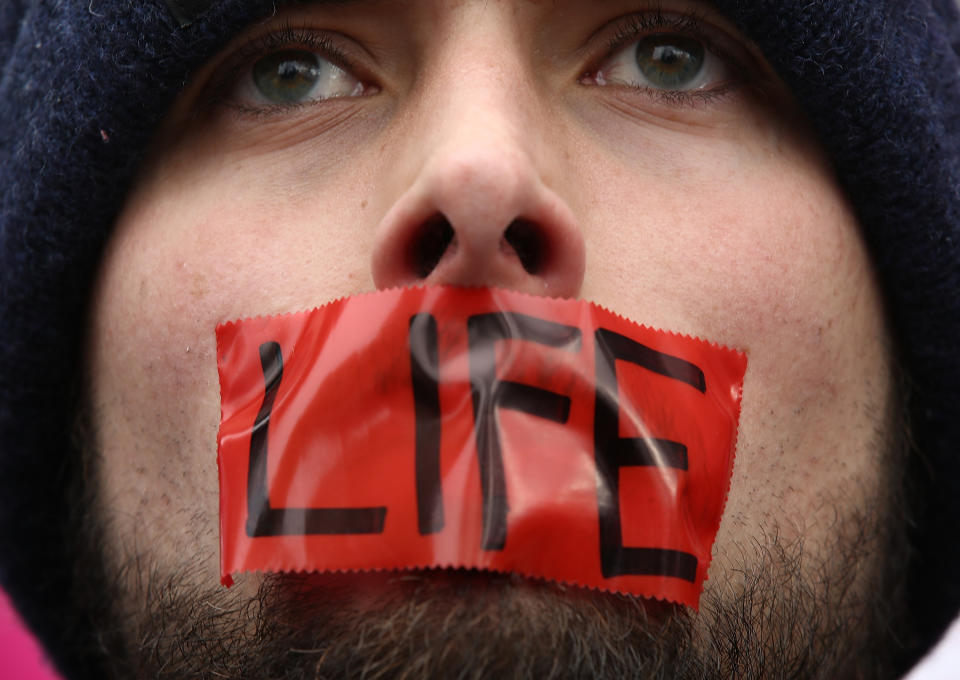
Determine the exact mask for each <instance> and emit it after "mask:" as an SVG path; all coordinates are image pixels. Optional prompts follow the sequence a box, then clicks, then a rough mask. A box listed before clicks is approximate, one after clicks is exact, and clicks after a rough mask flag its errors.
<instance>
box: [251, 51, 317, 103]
mask: <svg viewBox="0 0 960 680" xmlns="http://www.w3.org/2000/svg"><path fill="white" fill-rule="evenodd" d="M319 78H320V60H319V59H318V58H317V55H315V54H313V53H312V52H307V51H305V50H284V51H281V52H274V53H273V54H268V55H267V56H265V57H264V58H262V59H260V60H259V61H257V63H256V64H254V65H253V82H254V85H255V86H256V88H257V91H258V92H259V93H260V94H261V95H262V96H263V97H264V98H265V99H266V100H267V101H271V102H274V103H277V104H295V103H297V102H301V101H303V100H304V99H305V98H306V97H307V95H309V94H310V92H311V90H313V88H314V86H315V85H316V83H317V80H318V79H319Z"/></svg>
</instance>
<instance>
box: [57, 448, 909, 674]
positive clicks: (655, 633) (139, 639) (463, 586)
mask: <svg viewBox="0 0 960 680" xmlns="http://www.w3.org/2000/svg"><path fill="white" fill-rule="evenodd" d="M897 439H898V441H897V442H896V443H893V442H891V441H890V440H889V438H888V437H886V436H883V437H881V436H879V435H878V443H879V442H881V441H882V442H883V444H882V446H880V449H881V450H883V451H886V452H887V456H886V458H887V460H886V461H884V463H885V464H884V468H885V469H886V470H887V471H888V473H889V474H887V475H885V482H884V483H883V484H881V485H880V488H877V489H872V490H869V491H867V490H862V489H857V490H848V491H850V492H851V495H853V496H861V497H863V498H864V499H865V500H864V502H863V503H862V504H858V507H856V508H852V509H851V508H849V507H846V506H847V505H849V503H839V502H838V503H837V520H836V525H835V527H834V531H833V538H832V539H831V543H830V544H829V545H827V546H826V547H824V548H823V549H821V550H818V551H816V553H814V551H811V550H805V546H804V545H803V543H802V541H800V540H793V541H786V540H784V539H782V538H781V537H780V535H779V534H778V531H777V528H776V527H770V528H769V529H768V530H767V532H766V533H765V535H763V536H760V537H757V538H756V539H755V540H754V541H753V542H751V543H749V544H738V545H733V546H723V550H724V556H725V557H726V558H727V562H728V564H729V563H731V560H730V556H737V558H736V562H734V564H737V563H739V567H736V566H735V567H734V568H733V569H728V572H727V575H728V578H727V579H726V582H722V583H721V582H717V581H707V583H706V586H705V589H704V593H703V596H702V598H701V602H700V612H699V613H694V612H692V611H691V610H688V609H685V608H683V607H675V606H672V605H667V604H664V603H659V602H652V601H645V600H640V599H637V598H634V597H629V596H623V595H614V594H607V593H599V592H595V591H588V590H581V589H577V588H568V587H563V586H561V585H557V584H553V583H548V582H539V581H531V580H527V579H523V578H520V577H514V576H510V575H498V574H488V573H479V572H470V571H463V570H437V571H420V572H394V573H390V574H345V575H323V576H317V575H271V576H268V577H267V578H266V579H265V580H264V581H263V583H262V586H261V587H260V588H259V592H258V593H257V595H256V596H255V597H253V598H244V596H242V595H241V594H240V589H238V588H234V589H230V590H228V589H225V588H223V587H221V586H219V585H213V586H211V587H198V586H197V585H196V583H197V582H198V581H199V580H200V579H198V578H197V575H196V574H195V573H191V571H190V568H189V567H184V568H183V569H182V570H181V571H179V572H177V573H169V572H166V573H164V572H162V571H161V570H160V569H159V568H158V567H157V566H156V565H154V564H153V563H152V559H151V555H150V554H149V553H148V552H142V553H138V554H135V555H127V556H126V557H125V558H124V559H123V560H122V565H120V566H107V565H108V564H109V563H111V562H114V560H108V559H105V557H104V555H105V554H106V553H107V552H108V551H107V550H105V549H104V548H105V546H104V543H103V537H104V536H105V535H107V533H108V532H105V530H104V529H105V521H106V520H105V518H106V517H107V513H105V512H104V511H103V510H102V509H100V508H99V507H98V505H97V503H96V493H95V486H96V485H95V484H92V483H91V482H92V481H93V479H95V477H96V475H95V474H88V475H87V484H86V486H85V490H84V494H83V495H84V504H85V507H86V508H88V512H87V514H86V515H85V520H84V521H83V522H82V527H80V529H81V530H80V531H79V532H78V533H77V535H78V536H80V537H81V540H80V541H79V546H78V553H79V558H78V566H79V569H78V573H82V574H83V575H84V578H82V579H81V580H80V582H81V583H82V584H83V587H81V588H79V589H78V591H77V601H76V608H77V609H78V610H80V611H83V612H84V616H85V617H86V618H87V619H88V620H89V623H90V625H89V627H88V628H87V630H88V631H89V632H90V633H92V635H91V636H90V639H89V640H88V643H87V644H91V645H94V646H95V647H96V653H97V655H98V656H99V657H100V658H101V660H102V661H103V662H104V663H105V664H106V666H107V667H108V669H109V671H108V675H109V676H111V677H116V678H178V679H185V678H250V679H260V678H270V679H277V680H285V679H293V678H298V679H299V678H302V679H307V678H309V679H311V680H319V679H331V680H332V679H334V678H336V679H338V680H339V679H341V678H363V679H365V680H375V679H376V680H379V679H387V678H411V679H412V678H444V679H447V678H450V679H463V680H473V679H476V680H479V679H481V678H505V679H509V678H517V679H521V678H523V679H525V678H531V679H533V678H536V679H538V680H539V679H552V678H616V679H623V678H638V679H640V678H678V679H684V678H697V679H709V678H723V679H729V678H745V679H749V678H778V679H779V678H824V679H826V678H830V679H831V680H833V679H837V678H864V679H869V678H896V677H899V675H900V673H901V672H902V670H903V669H902V663H899V662H898V659H901V660H902V658H905V655H904V651H905V650H906V649H907V648H908V647H909V634H908V632H907V631H908V630H909V624H908V623H907V622H906V614H907V612H906V611H905V608H904V607H903V606H902V601H903V594H902V591H903V580H904V578H903V577H904V575H905V572H906V569H907V562H908V558H909V554H908V550H907V548H906V547H905V546H906V539H905V530H906V525H907V513H906V512H905V510H904V508H905V505H906V504H905V502H904V498H905V495H904V488H903V487H904V483H903V480H902V479H901V477H902V475H900V474H899V471H900V470H902V469H903V458H902V456H903V455H904V447H903V446H902V445H901V442H902V438H897ZM93 458H95V457H93ZM90 460H91V458H88V462H89V461H90ZM88 472H90V470H89V469H88ZM195 557H197V558H200V557H208V558H210V559H214V558H215V556H212V555H211V556H202V555H198V556H195ZM194 563H196V562H194Z"/></svg>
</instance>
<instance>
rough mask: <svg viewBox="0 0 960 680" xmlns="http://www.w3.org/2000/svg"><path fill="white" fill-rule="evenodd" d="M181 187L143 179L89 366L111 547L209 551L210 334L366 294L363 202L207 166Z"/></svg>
mask: <svg viewBox="0 0 960 680" xmlns="http://www.w3.org/2000/svg"><path fill="white" fill-rule="evenodd" d="M292 174H294V172H293V170H291V175H292ZM158 177H159V178H162V177H163V175H162V173H161V174H160V175H159V176H158ZM301 177H302V175H301ZM178 178H180V179H178V181H177V182H176V183H171V182H166V183H164V182H163V181H161V179H158V180H157V181H154V180H152V179H148V180H147V181H146V182H145V183H144V185H143V189H142V190H141V191H139V192H138V193H137V194H135V195H134V196H133V197H132V199H131V202H130V203H129V205H128V207H127V208H126V210H125V211H124V213H123V215H122V216H121V218H120V220H119V222H118V224H117V227H116V231H115V237H114V239H113V241H112V243H111V245H110V248H109V250H108V252H107V254H106V257H105V260H104V263H103V266H102V271H103V272H104V273H103V275H102V278H101V280H100V281H99V284H98V288H97V292H96V294H95V297H94V312H93V316H92V320H93V321H92V326H91V337H90V347H91V356H90V360H89V365H90V369H91V376H92V378H93V380H92V399H93V408H94V413H95V417H96V420H97V423H98V433H97V435H98V442H99V444H100V446H101V448H102V452H103V460H104V466H103V485H104V495H105V498H106V499H107V500H106V502H105V506H106V507H113V508H116V509H117V510H118V512H116V513H115V516H114V519H115V523H116V524H117V525H118V526H116V528H115V529H114V530H115V531H116V534H117V535H116V537H115V538H116V539H117V540H116V544H117V545H122V546H124V549H128V550H129V549H132V548H133V546H131V545H130V541H131V540H136V541H138V542H140V543H141V544H143V545H150V546H152V547H151V550H152V551H154V552H158V553H163V554H165V555H167V556H170V557H176V556H177V555H178V554H180V555H182V554H190V555H193V554H195V553H196V550H197V545H203V546H211V547H215V546H216V528H217V519H216V518H217V516H218V515H217V513H218V509H217V498H218V485H217V469H216V435H217V427H218V423H219V417H220V413H219V380H218V376H217V367H216V345H215V335H214V329H215V327H216V325H217V324H218V323H220V322H223V321H228V320H231V319H236V318H242V317H248V316H256V315H269V314H275V313H279V312H286V311H292V310H297V309H307V308H310V307H314V306H317V305H319V304H323V303H324V302H327V301H329V300H331V299H335V298H336V297H340V296H343V295H348V294H351V293H355V292H357V291H358V290H363V289H370V288H372V282H370V280H369V266H368V265H367V260H366V257H365V255H364V253H365V248H366V249H368V248H369V246H367V245H366V243H365V240H364V238H365V237H364V234H365V233H367V232H369V231H372V230H366V229H364V227H363V219H362V215H363V214H364V211H365V210H367V208H365V207H361V206H360V204H362V203H363V202H364V201H365V198H364V197H363V195H362V194H360V193H359V192H357V191H353V192H351V191H349V190H348V189H347V188H344V187H342V186H338V185H337V184H336V183H332V184H330V189H329V192H326V193H324V192H317V191H314V192H312V193H310V194H308V195H306V196H304V193H305V192H296V193H297V195H296V197H294V196H292V193H294V192H291V191H287V190H284V189H283V188H282V187H283V186H284V183H285V181H286V180H288V179H290V178H288V177H278V178H277V179H276V181H272V182H268V183H264V182H258V181H256V178H255V177H251V176H248V175H247V174H246V173H244V172H233V173H227V174H225V175H216V174H215V173H211V174H210V175H208V174H207V173H206V172H205V171H204V169H203V168H197V169H195V170H194V171H193V172H190V173H186V175H183V174H180V175H178ZM191 185H192V186H193V187H203V190H202V191H197V190H193V189H191ZM287 186H289V185H287ZM331 196H334V197H336V198H335V199H334V198H331ZM145 197H149V199H147V198H145ZM314 203H315V204H317V205H324V206H326V211H325V213H323V214H318V213H317V211H316V210H314V209H312V206H313V204H314ZM358 215H359V216H361V217H360V219H358ZM184 551H186V552H184ZM205 557H206V558H211V560H210V563H209V564H208V565H207V566H206V568H207V569H209V570H210V571H211V573H213V574H214V575H215V574H216V573H217V572H216V564H215V562H216V560H215V559H212V558H214V557H215V555H210V556H205Z"/></svg>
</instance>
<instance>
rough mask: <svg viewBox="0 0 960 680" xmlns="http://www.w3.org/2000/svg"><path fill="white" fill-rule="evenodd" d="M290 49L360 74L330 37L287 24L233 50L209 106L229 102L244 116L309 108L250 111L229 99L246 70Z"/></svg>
mask: <svg viewBox="0 0 960 680" xmlns="http://www.w3.org/2000/svg"><path fill="white" fill-rule="evenodd" d="M291 48H295V49H303V50H308V51H312V52H317V53H318V54H320V55H322V56H323V58H324V59H326V60H327V61H329V62H330V63H331V64H333V65H335V66H337V67H339V68H341V69H343V70H344V71H348V72H350V73H354V74H355V73H356V72H357V68H356V66H355V65H354V62H353V60H351V59H350V57H348V56H347V55H346V53H344V52H343V50H341V49H339V48H338V47H337V45H336V44H335V42H334V41H333V40H332V39H331V38H330V37H329V36H327V35H324V34H322V33H317V32H316V31H313V30H310V29H307V28H301V27H296V26H293V25H292V24H286V25H283V26H280V27H279V28H278V29H275V30H273V31H271V32H269V33H264V34H262V35H257V36H253V37H251V38H250V39H249V40H246V41H245V42H243V43H242V44H241V45H240V46H239V47H238V48H237V49H236V50H234V52H233V53H232V54H231V55H230V57H229V60H228V62H227V64H226V66H225V67H222V68H221V69H220V72H219V74H218V75H216V76H215V77H214V82H213V87H212V88H211V94H210V96H209V97H208V98H207V103H208V104H211V105H215V104H224V103H227V104H230V105H231V106H232V107H233V108H235V109H238V110H240V111H241V112H243V113H254V114H269V113H271V112H273V111H274V110H284V111H286V110H290V109H291V108H295V107H298V106H306V105H308V104H307V103H304V104H286V105H276V106H261V107H256V108H251V107H248V106H244V105H242V104H240V103H238V102H235V101H233V100H232V99H231V98H230V92H231V91H232V90H233V89H234V87H235V86H236V83H237V82H239V79H240V78H242V77H244V76H245V75H246V73H247V71H249V69H251V68H252V67H253V64H254V63H255V62H256V61H257V60H258V59H261V58H262V57H264V56H266V55H268V54H270V53H271V52H277V51H280V50H285V49H291ZM358 77H359V76H358Z"/></svg>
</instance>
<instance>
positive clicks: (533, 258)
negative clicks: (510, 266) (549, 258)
mask: <svg viewBox="0 0 960 680" xmlns="http://www.w3.org/2000/svg"><path fill="white" fill-rule="evenodd" d="M503 238H504V240H505V241H506V242H507V243H509V244H510V247H511V248H513V251H514V252H515V253H516V254H517V257H518V258H519V259H520V264H521V265H522V266H523V268H524V270H526V272H527V273H528V274H537V273H539V272H540V270H541V268H542V267H543V264H544V259H545V258H546V254H547V253H546V250H547V243H546V239H545V238H544V235H543V233H542V231H541V229H540V228H539V227H538V226H537V225H536V224H535V223H533V222H531V221H529V220H522V219H520V220H514V221H513V222H511V223H510V226H509V227H507V230H506V231H505V232H504V233H503Z"/></svg>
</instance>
